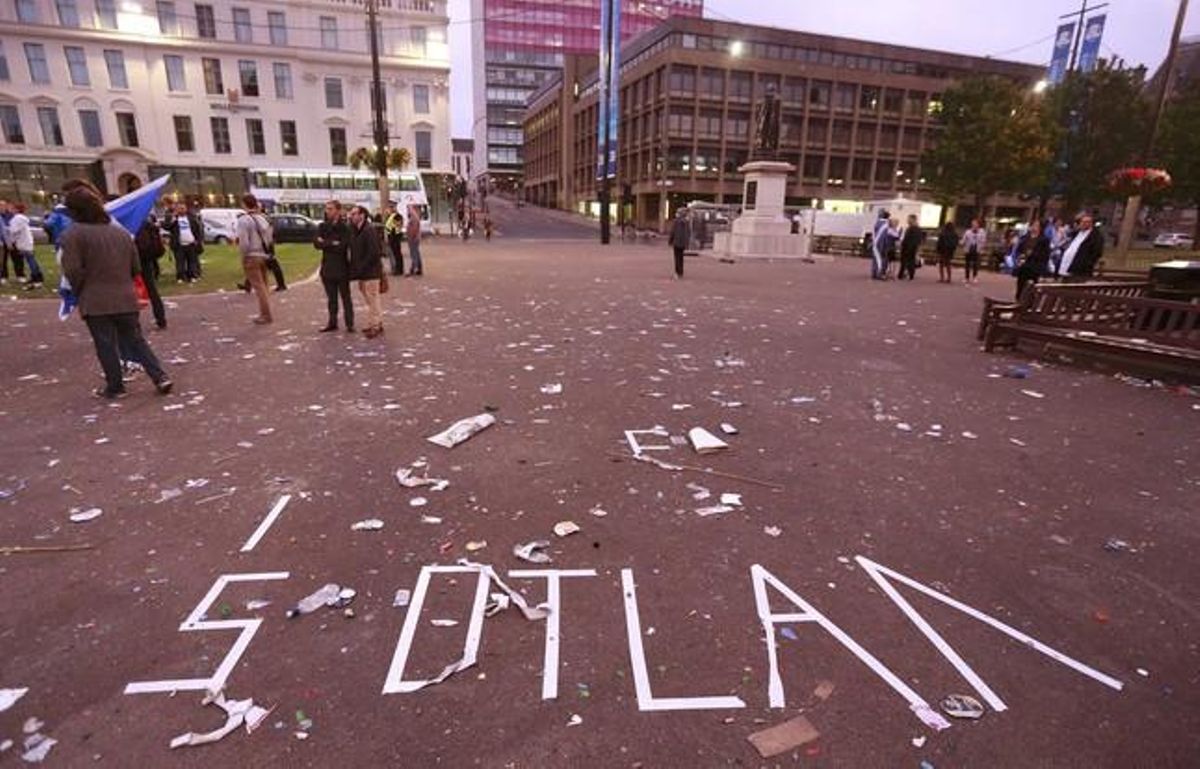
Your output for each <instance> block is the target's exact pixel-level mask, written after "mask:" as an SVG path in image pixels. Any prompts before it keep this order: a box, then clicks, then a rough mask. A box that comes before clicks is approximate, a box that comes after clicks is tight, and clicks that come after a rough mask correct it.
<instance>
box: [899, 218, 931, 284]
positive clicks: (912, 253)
mask: <svg viewBox="0 0 1200 769" xmlns="http://www.w3.org/2000/svg"><path fill="white" fill-rule="evenodd" d="M924 242H925V230H923V229H921V228H920V227H919V226H918V225H917V217H916V216H915V215H913V214H909V215H908V226H907V227H905V228H904V237H903V238H902V239H901V240H900V280H904V275H905V273H908V279H909V280H910V281H912V280H916V279H917V255H918V253H919V252H920V251H921V245H922V244H923V243H924Z"/></svg>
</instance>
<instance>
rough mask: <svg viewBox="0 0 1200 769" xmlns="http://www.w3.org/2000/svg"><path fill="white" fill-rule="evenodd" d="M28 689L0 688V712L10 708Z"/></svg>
mask: <svg viewBox="0 0 1200 769" xmlns="http://www.w3.org/2000/svg"><path fill="white" fill-rule="evenodd" d="M28 692H29V689H27V688H26V689H0V713H3V712H4V711H6V710H8V709H9V708H11V707H12V706H13V705H15V704H16V703H17V700H19V699H21V698H22V697H24V696H25V695H26V694H27V693H28Z"/></svg>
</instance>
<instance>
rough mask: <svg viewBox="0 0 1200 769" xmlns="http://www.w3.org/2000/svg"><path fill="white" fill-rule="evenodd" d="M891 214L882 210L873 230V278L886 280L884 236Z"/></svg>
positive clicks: (871, 235)
mask: <svg viewBox="0 0 1200 769" xmlns="http://www.w3.org/2000/svg"><path fill="white" fill-rule="evenodd" d="M890 216H891V215H890V214H889V213H888V212H887V211H880V212H879V216H877V217H876V218H875V225H874V228H873V229H872V230H871V234H870V238H871V279H872V280H886V279H887V269H886V264H885V262H884V251H883V244H884V243H883V238H884V236H885V234H886V231H887V228H888V218H889V217H890Z"/></svg>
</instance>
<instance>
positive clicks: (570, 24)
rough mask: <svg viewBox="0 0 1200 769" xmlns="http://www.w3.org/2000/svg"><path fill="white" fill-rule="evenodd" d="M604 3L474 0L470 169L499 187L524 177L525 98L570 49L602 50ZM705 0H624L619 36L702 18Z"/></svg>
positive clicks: (554, 72)
mask: <svg viewBox="0 0 1200 769" xmlns="http://www.w3.org/2000/svg"><path fill="white" fill-rule="evenodd" d="M600 4H601V0H471V19H472V25H471V63H472V68H473V71H472V82H473V83H474V99H473V107H474V111H475V124H474V125H473V126H472V128H471V134H472V136H473V137H474V139H475V171H476V173H477V174H487V175H488V177H489V179H490V180H492V181H495V182H497V183H500V184H514V183H518V182H519V181H520V179H521V176H522V173H521V171H522V164H523V159H522V147H523V145H524V136H523V132H522V128H521V122H522V120H523V119H524V113H525V101H526V99H528V97H529V96H530V95H531V94H533V93H534V92H536V91H537V90H539V89H540V88H541V87H542V86H543V85H545V84H546V83H547V82H548V81H549V80H551V79H552V78H554V77H555V76H556V75H557V74H558V72H559V70H560V69H561V68H562V66H563V57H564V56H567V55H571V54H584V55H589V54H590V55H593V56H596V55H598V54H599V51H600ZM703 13H704V0H621V41H622V42H626V41H629V40H632V39H633V38H634V37H637V36H638V35H640V34H642V33H643V32H646V31H648V30H650V29H652V28H653V27H654V26H656V25H657V24H659V23H660V22H661V21H662V20H663V19H666V18H671V17H674V16H695V17H699V16H702V15H703Z"/></svg>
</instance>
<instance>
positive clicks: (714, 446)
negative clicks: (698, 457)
mask: <svg viewBox="0 0 1200 769" xmlns="http://www.w3.org/2000/svg"><path fill="white" fill-rule="evenodd" d="M688 440H689V441H691V442H692V448H693V449H694V450H695V451H696V453H697V454H711V453H713V452H716V451H721V450H722V449H727V448H729V444H728V443H726V442H725V441H723V440H721V439H720V438H718V437H717V436H715V435H713V434H712V433H710V432H709V431H708V430H705V429H704V428H703V427H693V428H692V429H691V430H688Z"/></svg>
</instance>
